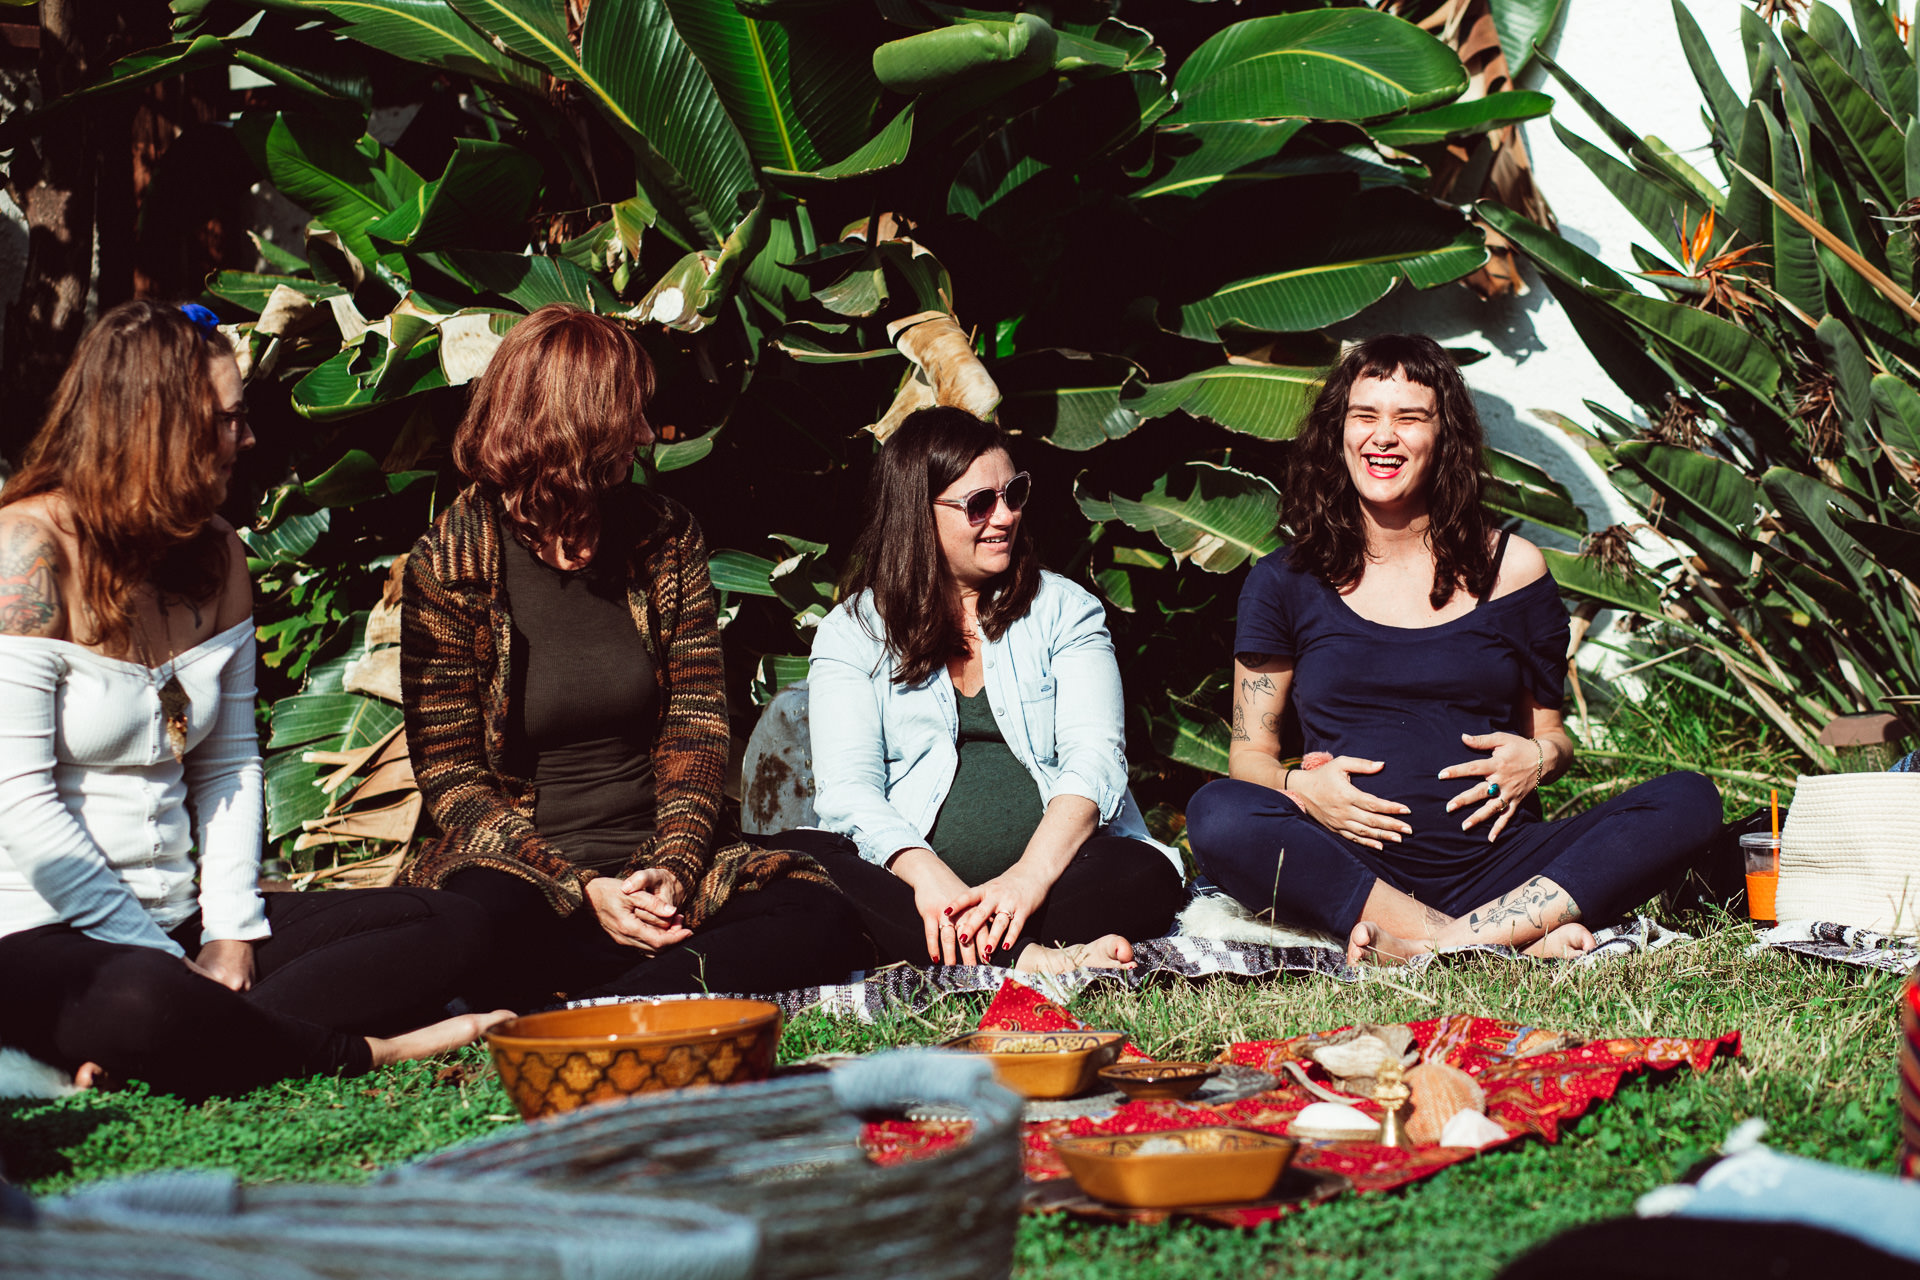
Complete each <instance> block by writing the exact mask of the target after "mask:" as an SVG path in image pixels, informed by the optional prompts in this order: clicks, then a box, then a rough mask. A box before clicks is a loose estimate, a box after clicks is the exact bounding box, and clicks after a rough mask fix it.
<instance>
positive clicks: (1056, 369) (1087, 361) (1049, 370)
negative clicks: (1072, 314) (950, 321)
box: [987, 350, 1151, 452]
mask: <svg viewBox="0 0 1920 1280" xmlns="http://www.w3.org/2000/svg"><path fill="white" fill-rule="evenodd" d="M987 371H988V373H989V374H991V375H992V377H993V380H994V383H995V385H997V386H998V387H999V388H1000V397H1001V398H1000V410H999V414H1000V422H1001V425H1003V426H1005V427H1007V428H1009V429H1011V430H1014V431H1018V432H1020V433H1022V434H1023V435H1034V436H1043V437H1045V439H1046V440H1047V442H1048V443H1049V444H1053V445H1056V446H1058V447H1059V448H1062V449H1069V450H1073V451H1075V452H1079V451H1082V450H1086V449H1091V448H1093V447H1095V446H1096V445H1101V444H1105V443H1106V442H1107V441H1109V440H1118V439H1120V438H1121V437H1122V436H1125V435H1128V434H1130V433H1131V432H1132V431H1133V429H1134V428H1135V427H1137V426H1139V425H1140V422H1141V420H1142V418H1143V417H1145V416H1151V415H1143V414H1141V413H1139V412H1138V411H1136V410H1135V409H1133V408H1131V407H1128V406H1124V405H1123V404H1122V403H1121V397H1122V395H1124V394H1125V392H1126V390H1127V387H1128V384H1129V383H1131V382H1132V381H1133V380H1134V379H1135V378H1137V377H1138V376H1139V373H1140V368H1139V366H1138V365H1136V364H1134V363H1133V362H1132V361H1131V360H1128V359H1125V358H1124V357H1121V356H1109V355H1088V354H1087V353H1085V352H1081V351H1057V350H1056V351H1035V352H1029V353H1025V354H1022V355H1018V356H1015V357H1013V358H1012V359H1011V360H997V361H995V362H993V363H992V364H991V365H989V366H988V370H987Z"/></svg>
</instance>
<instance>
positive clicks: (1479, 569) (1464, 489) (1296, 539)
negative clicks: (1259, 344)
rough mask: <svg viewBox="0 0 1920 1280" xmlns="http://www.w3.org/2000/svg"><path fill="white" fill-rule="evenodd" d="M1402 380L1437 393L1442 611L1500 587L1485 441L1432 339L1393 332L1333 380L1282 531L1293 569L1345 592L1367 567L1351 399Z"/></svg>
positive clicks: (1436, 555)
mask: <svg viewBox="0 0 1920 1280" xmlns="http://www.w3.org/2000/svg"><path fill="white" fill-rule="evenodd" d="M1395 373H1399V374H1401V375H1402V376H1403V377H1405V378H1406V379H1407V380H1408V381H1409V382H1415V383H1418V384H1419V385H1421V386H1423V387H1429V388H1431V389H1432V391H1433V398H1434V405H1435V408H1436V410H1437V416H1438V420H1437V421H1436V422H1435V423H1434V440H1433V465H1432V467H1431V468H1430V469H1429V473H1428V474H1429V476H1430V480H1429V487H1428V490H1427V514H1428V523H1427V534H1426V540H1427V546H1428V547H1429V549H1431V550H1432V552H1433V592H1432V594H1431V595H1430V596H1429V597H1428V599H1429V600H1430V601H1431V603H1432V605H1433V607H1434V608H1436V609H1439V608H1441V607H1443V606H1444V605H1445V604H1446V603H1447V601H1449V600H1451V599H1453V595H1454V592H1456V591H1458V590H1460V589H1461V588H1463V587H1464V588H1465V589H1467V590H1468V591H1471V592H1473V593H1474V594H1476V595H1478V594H1484V593H1486V592H1487V591H1489V590H1491V589H1492V587H1493V582H1492V577H1493V573H1494V563H1493V548H1492V547H1491V546H1490V545H1489V544H1490V542H1491V540H1492V536H1493V529H1494V525H1493V521H1492V519H1491V518H1490V517H1489V516H1488V514H1487V509H1486V507H1485V506H1484V505H1482V503H1481V494H1482V489H1483V485H1484V471H1483V466H1484V464H1483V463H1482V461H1481V447H1482V444H1483V443H1484V437H1485V432H1484V431H1483V430H1482V428H1481V426H1480V414H1479V411H1478V410H1476V409H1475V408H1474V405H1473V395H1472V393H1471V392H1469V391H1468V390H1467V383H1466V379H1464V378H1462V377H1461V376H1460V366H1459V365H1457V364H1455V363H1454V362H1453V358H1452V357H1451V356H1449V355H1448V354H1447V353H1446V352H1445V351H1444V350H1442V349H1441V346H1440V344H1439V343H1437V342H1435V341H1434V340H1433V339H1432V338H1428V337H1425V336H1423V335H1420V334H1411V333H1384V334H1381V335H1379V336H1378V337H1374V338H1368V339H1367V340H1366V341H1365V342H1362V343H1358V344H1356V345H1355V346H1353V347H1352V348H1350V349H1349V350H1348V351H1347V352H1346V354H1345V355H1343V356H1341V357H1340V362H1339V363H1338V364H1336V365H1335V366H1334V367H1333V368H1332V369H1331V370H1329V371H1328V373H1327V377H1326V381H1325V382H1324V383H1323V384H1322V386H1321V389H1320V396H1319V398H1318V399H1317V400H1315V401H1314V405H1313V408H1312V409H1311V410H1309V411H1308V413H1307V420H1306V423H1305V425H1303V426H1302V427H1301V429H1300V434H1299V435H1298V436H1296V437H1295V438H1294V441H1293V447H1292V449H1291V450H1290V451H1289V459H1288V463H1287V472H1286V480H1285V483H1284V484H1283V485H1282V486H1281V503H1280V521H1279V524H1278V526H1277V527H1276V532H1277V533H1278V534H1279V535H1280V537H1281V538H1283V539H1285V540H1287V541H1288V542H1290V543H1291V544H1292V564H1293V567H1295V568H1297V569H1301V570H1304V571H1305V572H1307V573H1311V574H1313V575H1314V576H1315V577H1317V578H1319V579H1320V580H1321V581H1323V582H1325V583H1327V584H1328V585H1329V586H1331V587H1333V588H1334V589H1336V590H1345V589H1346V588H1348V587H1351V586H1352V585H1353V584H1354V583H1356V582H1358V581H1360V575H1361V574H1363V573H1364V572H1366V568H1367V526H1366V522H1365V520H1364V519H1363V518H1362V517H1361V514H1360V495H1359V494H1358V493H1356V492H1355V491H1354V488H1353V481H1352V478H1351V477H1350V476H1349V475H1348V472H1347V460H1346V426H1347V396H1348V394H1349V392H1350V391H1351V390H1352V388H1353V384H1354V383H1355V382H1357V381H1359V380H1360V379H1362V378H1391V377H1393V375H1394V374H1395Z"/></svg>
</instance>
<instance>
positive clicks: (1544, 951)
mask: <svg viewBox="0 0 1920 1280" xmlns="http://www.w3.org/2000/svg"><path fill="white" fill-rule="evenodd" d="M1593 948H1594V941H1593V933H1592V931H1591V930H1589V929H1588V928H1587V926H1585V925H1583V924H1578V923H1575V924H1563V925H1561V926H1560V927H1559V928H1558V929H1555V930H1553V931H1552V932H1550V933H1549V934H1547V936H1546V937H1544V938H1542V939H1540V941H1538V942H1536V943H1534V944H1533V945H1532V946H1530V947H1527V948H1526V949H1525V951H1524V952H1523V953H1522V954H1524V955H1530V956H1544V957H1546V958H1547V959H1549V960H1571V959H1572V958H1573V957H1574V956H1577V955H1583V954H1585V953H1586V952H1588V951H1591V950H1593Z"/></svg>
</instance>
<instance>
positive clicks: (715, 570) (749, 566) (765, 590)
mask: <svg viewBox="0 0 1920 1280" xmlns="http://www.w3.org/2000/svg"><path fill="white" fill-rule="evenodd" d="M773 569H774V562H773V561H771V560H769V559H767V558H766V557H765V556H756V555H754V554H752V553H751V552H747V551H732V550H720V551H716V552H714V553H713V554H711V555H709V556H708V557H707V572H708V573H709V574H710V575H712V577H713V589H714V590H715V591H725V592H728V593H729V594H732V595H740V596H771V595H773V594H774V590H773Z"/></svg>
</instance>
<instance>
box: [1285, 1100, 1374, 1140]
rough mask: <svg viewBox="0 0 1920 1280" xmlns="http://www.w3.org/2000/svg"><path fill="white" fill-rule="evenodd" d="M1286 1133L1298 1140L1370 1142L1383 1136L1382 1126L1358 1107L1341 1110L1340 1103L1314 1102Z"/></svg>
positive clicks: (1294, 1120) (1303, 1110)
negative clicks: (1381, 1134) (1356, 1140)
mask: <svg viewBox="0 0 1920 1280" xmlns="http://www.w3.org/2000/svg"><path fill="white" fill-rule="evenodd" d="M1287 1132H1288V1133H1289V1134H1290V1135H1292V1136H1293V1137H1296V1138H1309V1139H1322V1140H1326V1141H1330V1142H1338V1141H1341V1140H1342V1139H1346V1140H1355V1139H1358V1140H1360V1141H1364V1142H1371V1141H1372V1140H1373V1139H1375V1138H1377V1137H1379V1136H1380V1122H1379V1121H1378V1120H1375V1119H1374V1118H1373V1117H1372V1116H1370V1115H1368V1114H1367V1113H1366V1112H1364V1111H1362V1110H1360V1109H1359V1108H1357V1107H1347V1106H1342V1105H1341V1104H1339V1103H1337V1102H1314V1103H1309V1104H1308V1105H1307V1106H1306V1107H1305V1108H1304V1109H1302V1111H1301V1112H1300V1114H1299V1115H1297V1116H1295V1117H1294V1118H1293V1123H1292V1124H1290V1125H1288V1126H1287Z"/></svg>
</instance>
